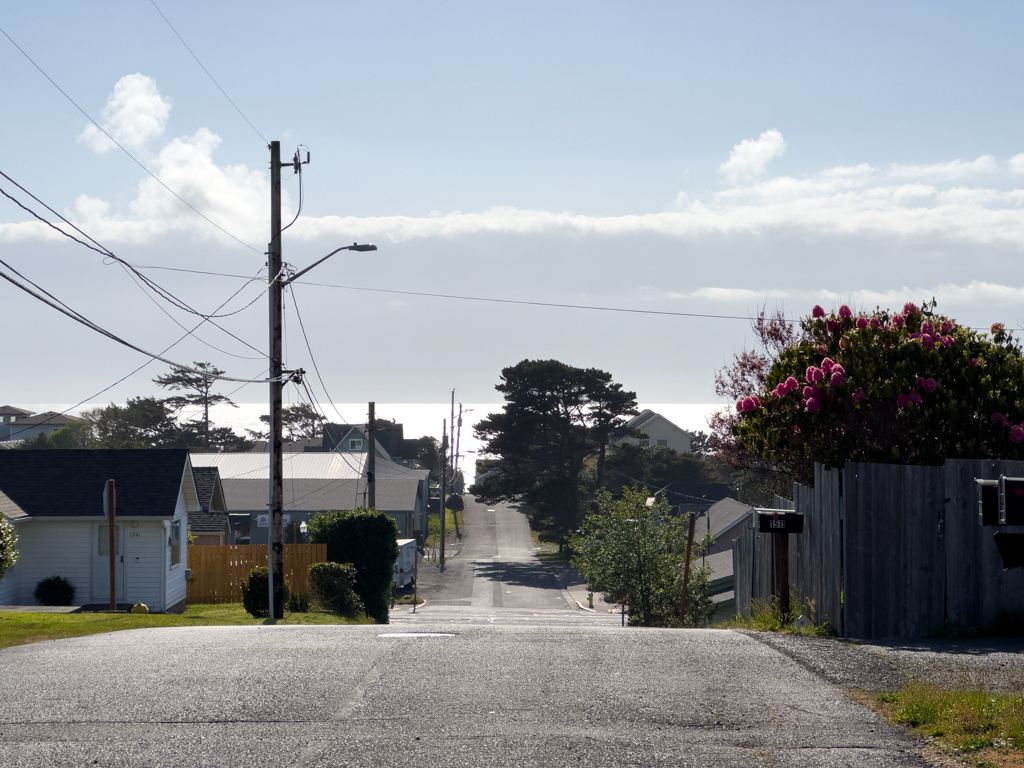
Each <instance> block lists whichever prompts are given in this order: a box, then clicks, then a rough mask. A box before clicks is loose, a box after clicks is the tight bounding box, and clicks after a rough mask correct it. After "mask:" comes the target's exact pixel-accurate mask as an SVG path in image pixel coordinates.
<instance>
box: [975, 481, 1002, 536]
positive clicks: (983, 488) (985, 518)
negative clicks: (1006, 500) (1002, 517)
mask: <svg viewBox="0 0 1024 768" xmlns="http://www.w3.org/2000/svg"><path fill="white" fill-rule="evenodd" d="M974 482H976V483H977V484H978V522H979V523H981V524H982V525H999V481H998V480H977V479H976V480H975V481H974Z"/></svg>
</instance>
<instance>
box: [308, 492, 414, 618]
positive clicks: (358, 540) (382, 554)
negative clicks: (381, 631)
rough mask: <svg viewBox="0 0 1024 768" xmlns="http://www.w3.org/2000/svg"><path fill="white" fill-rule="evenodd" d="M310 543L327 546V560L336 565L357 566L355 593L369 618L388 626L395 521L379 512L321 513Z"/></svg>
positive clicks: (315, 519)
mask: <svg viewBox="0 0 1024 768" xmlns="http://www.w3.org/2000/svg"><path fill="white" fill-rule="evenodd" d="M309 540H310V541H311V542H313V543H314V544H326V545H327V559H328V560H329V561H331V562H332V563H351V564H352V565H354V566H355V569H356V582H355V592H356V594H357V595H358V596H359V599H360V600H362V601H363V605H364V606H365V607H366V615H367V616H369V617H370V618H371V619H373V620H374V621H376V622H377V623H378V624H387V623H388V613H389V611H390V610H391V586H392V584H393V583H394V581H393V579H394V575H395V559H396V558H397V557H398V526H397V525H395V521H394V520H392V519H391V518H390V517H388V516H387V515H385V514H384V513H383V512H378V511H377V510H375V509H366V508H360V509H354V510H345V511H342V512H320V513H318V514H317V515H315V516H314V517H313V519H312V520H310V521H309Z"/></svg>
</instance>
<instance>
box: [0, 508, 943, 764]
mask: <svg viewBox="0 0 1024 768" xmlns="http://www.w3.org/2000/svg"><path fill="white" fill-rule="evenodd" d="M486 509H487V508H483V509H482V510H481V509H478V508H473V509H471V510H470V512H469V515H468V520H467V524H466V536H465V537H464V539H463V541H462V543H461V544H460V545H459V548H458V554H456V555H455V556H454V557H453V558H452V560H451V563H450V567H449V568H448V569H447V570H446V571H445V573H444V574H441V573H439V572H438V571H437V570H436V569H435V570H434V572H433V573H431V571H430V566H428V567H427V569H425V570H424V572H423V574H422V581H421V586H422V587H423V591H424V593H425V594H426V597H427V599H428V601H429V602H428V604H427V606H426V607H424V608H422V609H421V610H420V611H417V614H416V616H415V617H413V616H412V615H411V614H398V615H396V618H395V621H394V623H393V624H392V625H391V626H358V627H330V626H308V627H301V626H294V627H273V626H265V627H210V628H187V629H166V630H140V631H135V632H119V633H113V634H109V635H96V636H92V637H86V638H80V639H75V640H60V641H52V642H45V643H38V644H34V645H27V646H20V647H15V648H9V649H6V650H0V701H3V702H4V706H3V709H2V710H0V765H2V766H82V765H96V766H315V767H317V768H319V767H324V768H326V767H327V766H413V767H415V766H429V767H430V768H443V767H445V766H460V767H461V766H694V767H697V766H710V767H715V766H743V767H747V766H775V767H776V768H783V767H787V766H794V767H795V766H872V767H873V766H879V767H881V766H923V765H926V763H925V762H923V761H922V760H921V758H919V757H918V756H917V755H916V754H915V753H914V751H913V749H914V745H913V744H912V743H911V742H909V741H908V740H907V739H905V737H903V736H902V735H901V733H900V731H899V730H897V729H893V728H890V727H888V726H886V725H884V724H882V723H880V722H879V721H878V719H877V718H875V716H874V715H872V714H871V713H870V712H868V711H867V710H866V709H864V708H862V707H860V706H858V705H855V704H853V703H851V702H850V701H849V700H848V699H847V698H846V696H845V695H844V694H843V693H842V691H841V690H840V689H839V688H836V687H834V686H833V685H831V684H829V683H827V682H825V681H824V679H823V678H821V677H820V676H818V675H816V674H814V673H812V672H810V671H808V669H807V668H806V667H805V666H803V665H801V664H799V663H797V662H796V661H794V660H793V658H792V657H791V655H788V654H785V653H782V652H780V651H778V650H776V649H773V648H772V647H769V646H768V645H766V644H764V643H762V642H759V641H758V640H757V639H755V638H753V637H750V636H748V635H745V634H741V633H737V632H726V631H712V630H685V631H672V630H650V629H648V630H641V629H633V628H622V627H620V626H619V623H618V622H619V619H618V616H616V615H610V614H608V613H606V612H603V611H602V612H598V613H589V612H586V611H583V610H580V609H579V608H578V607H576V606H575V603H574V602H570V600H572V597H571V593H570V592H569V591H567V590H566V589H565V588H564V586H565V585H564V580H563V583H560V582H559V581H558V580H557V579H555V577H554V576H553V574H552V572H551V571H548V570H545V566H543V565H540V564H539V563H537V562H536V560H535V559H534V558H533V556H532V545H531V544H530V541H529V534H528V532H527V531H526V528H525V523H524V521H523V520H522V518H521V516H519V515H518V514H517V513H515V512H514V511H510V510H506V509H503V508H497V507H495V508H494V509H495V510H496V511H495V512H493V513H489V512H487V511H486Z"/></svg>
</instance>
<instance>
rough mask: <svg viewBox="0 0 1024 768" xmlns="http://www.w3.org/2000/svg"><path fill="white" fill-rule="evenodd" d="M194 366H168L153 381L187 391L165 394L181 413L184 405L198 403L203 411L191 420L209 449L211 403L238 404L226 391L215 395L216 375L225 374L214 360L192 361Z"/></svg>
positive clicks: (233, 405)
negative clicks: (211, 361) (170, 394)
mask: <svg viewBox="0 0 1024 768" xmlns="http://www.w3.org/2000/svg"><path fill="white" fill-rule="evenodd" d="M193 366H194V369H189V368H184V367H182V366H179V365H173V366H171V372H170V373H167V374H164V375H163V376H157V377H156V378H155V379H153V381H154V383H156V384H158V385H159V386H161V387H163V388H164V389H169V390H171V391H178V392H184V393H186V394H182V395H174V396H172V397H167V398H164V399H163V401H162V402H164V403H165V404H166V405H167V406H168V407H169V408H171V409H172V410H173V411H174V412H175V413H180V412H181V410H182V409H183V408H188V407H199V408H201V409H202V415H201V416H198V417H197V418H195V419H193V420H192V423H194V424H195V425H196V426H197V427H198V429H197V433H198V435H199V439H200V444H201V445H202V446H203V447H204V448H207V449H209V448H210V447H211V438H212V435H211V432H210V407H211V406H214V405H220V404H224V405H230V406H232V407H236V408H237V406H236V405H235V404H234V403H233V402H231V399H230V398H228V397H227V396H226V395H218V394H215V393H214V392H213V386H214V384H215V383H216V382H217V379H218V378H219V377H220V376H222V375H223V374H224V371H222V370H221V369H220V368H218V367H217V366H215V365H213V363H200V362H195V363H193Z"/></svg>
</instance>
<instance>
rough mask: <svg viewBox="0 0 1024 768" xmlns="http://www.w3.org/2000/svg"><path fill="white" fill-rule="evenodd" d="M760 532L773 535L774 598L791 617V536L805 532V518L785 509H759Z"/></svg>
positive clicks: (784, 612)
mask: <svg viewBox="0 0 1024 768" xmlns="http://www.w3.org/2000/svg"><path fill="white" fill-rule="evenodd" d="M757 522H758V530H759V531H760V532H761V533H770V534H772V597H773V598H776V597H777V598H778V599H779V611H780V613H782V615H783V616H789V609H790V606H789V534H791V533H803V532H804V516H803V515H801V514H799V513H797V512H790V511H788V510H784V509H758V510H757Z"/></svg>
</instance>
